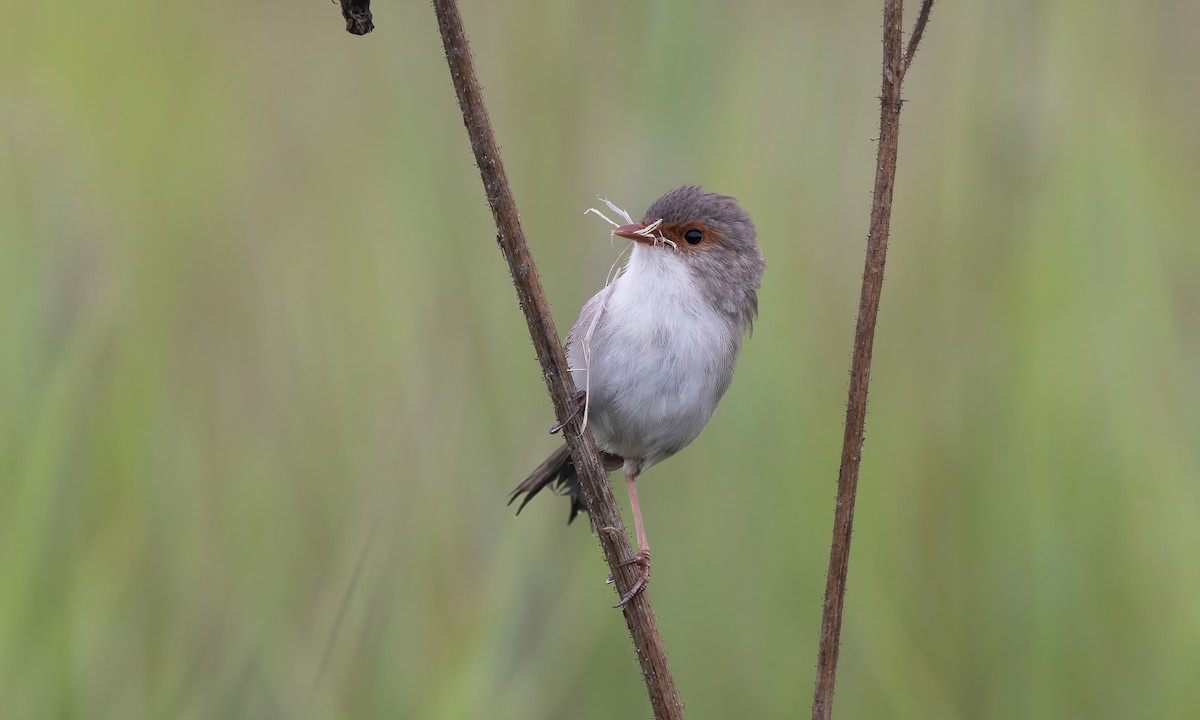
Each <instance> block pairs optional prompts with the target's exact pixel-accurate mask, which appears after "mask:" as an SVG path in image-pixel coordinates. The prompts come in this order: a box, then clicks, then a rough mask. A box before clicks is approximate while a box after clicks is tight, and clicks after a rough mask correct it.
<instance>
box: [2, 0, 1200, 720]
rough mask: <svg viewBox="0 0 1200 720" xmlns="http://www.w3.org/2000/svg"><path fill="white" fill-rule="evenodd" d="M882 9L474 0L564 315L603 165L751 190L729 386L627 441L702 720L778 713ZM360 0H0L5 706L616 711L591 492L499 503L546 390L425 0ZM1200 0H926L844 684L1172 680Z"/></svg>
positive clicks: (812, 595)
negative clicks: (665, 442) (702, 421)
mask: <svg viewBox="0 0 1200 720" xmlns="http://www.w3.org/2000/svg"><path fill="white" fill-rule="evenodd" d="M878 5H879V3H877V2H859V3H793V2H765V1H764V2H743V3H737V4H734V3H720V2H692V1H689V2H683V1H682V0H676V1H675V2H656V3H641V2H613V3H595V2H589V3H582V2H580V3H547V2H529V1H528V0H525V1H519V2H512V3H488V2H483V1H482V0H464V3H463V12H464V17H465V21H466V24H467V29H468V32H469V33H470V34H471V37H472V40H473V43H474V50H475V54H476V56H477V58H478V63H479V66H480V71H481V73H482V79H483V81H484V84H485V91H486V95H487V100H488V102H489V103H490V108H491V114H492V118H493V120H494V122H495V124H496V130H497V133H498V134H499V137H500V140H501V142H502V144H503V146H504V153H505V160H506V161H507V164H508V170H509V172H510V174H511V177H512V181H513V187H514V190H515V192H516V196H517V200H518V203H519V205H520V207H521V210H522V214H523V219H524V222H525V227H526V229H527V231H528V233H529V237H530V241H531V244H532V246H533V249H534V253H535V256H536V257H537V259H538V261H539V264H540V267H541V271H542V277H543V280H544V282H545V285H546V289H547V292H548V294H549V296H550V299H551V301H552V303H553V304H554V308H555V312H556V316H557V320H558V324H559V327H560V328H562V329H564V330H565V328H567V327H568V326H569V325H570V323H571V322H572V321H573V320H574V318H575V314H576V312H577V311H578V308H579V307H580V306H581V304H582V303H583V302H584V300H586V298H587V297H589V296H590V295H591V294H592V293H593V292H595V291H596V290H598V289H599V287H600V286H601V284H602V282H603V280H604V277H605V274H606V273H607V271H608V269H609V265H610V263H611V262H612V260H613V258H614V257H615V255H616V253H617V248H615V247H613V246H612V245H610V243H609V240H608V233H607V226H605V225H604V224H603V223H602V222H600V221H599V220H598V219H597V218H594V217H591V216H588V217H585V216H584V215H583V211H584V209H586V208H587V207H589V206H593V205H596V204H597V200H596V198H597V196H599V195H604V196H607V197H609V198H611V199H613V200H614V201H615V202H617V203H618V204H620V205H623V206H625V207H628V208H629V209H630V210H631V211H632V212H634V213H635V214H640V213H641V212H642V210H643V209H644V208H645V207H646V205H647V204H648V203H649V202H650V201H651V200H653V199H654V198H655V197H657V195H658V194H660V193H661V192H662V191H664V190H666V189H668V188H670V187H673V186H675V185H678V184H682V183H685V182H700V183H703V184H705V185H706V186H708V187H709V188H710V189H713V190H717V191H720V192H725V193H729V194H733V195H736V196H738V197H739V198H740V199H741V200H742V201H743V203H744V205H745V206H746V207H747V208H748V209H749V210H750V212H751V213H752V214H753V215H754V217H755V218H756V220H757V223H758V228H759V232H760V240H761V244H762V246H763V249H764V252H765V253H766V255H767V258H768V263H769V267H768V271H767V276H766V279H765V284H764V287H763V290H762V295H761V308H762V312H761V317H760V320H759V322H758V324H757V325H756V327H755V333H754V336H753V338H752V339H751V340H750V341H749V342H748V343H747V346H746V350H745V353H744V354H743V357H742V360H741V364H740V367H739V370H738V374H737V378H736V380H735V382H734V384H733V387H732V389H731V391H730V392H729V394H728V395H727V396H726V399H725V400H724V402H723V404H722V407H721V409H720V410H719V412H718V413H717V415H716V417H715V418H714V419H713V421H712V423H711V424H710V425H709V427H708V429H707V430H706V431H705V433H704V434H703V435H702V436H701V437H700V439H699V440H698V441H697V442H696V443H695V444H694V445H693V446H692V447H691V448H689V449H688V450H687V451H686V452H684V453H682V454H681V455H679V456H678V457H676V458H674V459H672V460H671V461H669V462H667V463H665V464H663V465H660V466H658V467H655V468H654V469H653V470H652V471H651V472H650V473H648V474H647V476H645V478H644V482H643V483H641V488H642V502H643V505H644V507H645V511H646V516H647V524H648V531H649V535H650V539H651V543H652V544H653V546H654V563H655V564H654V568H655V572H654V581H653V583H652V585H651V594H652V596H653V599H654V601H655V606H656V609H657V611H658V613H659V619H660V622H661V626H662V630H663V632H664V633H665V637H666V642H667V645H668V647H669V648H670V650H671V659H672V661H673V667H674V669H675V672H676V677H677V680H678V683H679V687H680V692H681V694H682V696H683V698H684V700H685V701H686V702H687V706H688V711H689V718H692V719H693V720H696V719H701V718H728V717H734V716H737V717H761V718H775V717H792V716H801V715H806V714H807V712H808V710H807V708H808V705H809V702H810V698H811V688H812V677H813V667H814V662H815V657H816V652H815V647H816V636H817V628H818V622H819V616H820V607H821V595H822V591H823V587H824V573H825V563H826V559H827V553H828V532H829V527H830V524H831V520H832V510H833V496H834V483H835V475H836V467H837V461H838V454H839V449H840V442H841V434H842V419H843V408H844V402H845V388H846V378H847V375H846V367H847V359H848V357H849V350H850V343H851V335H852V330H853V318H854V314H855V310H856V303H857V297H858V282H859V276H860V272H861V265H862V253H863V247H864V236H865V233H866V227H867V216H868V210H869V204H870V189H871V183H872V177H873V172H874V143H873V141H872V138H874V137H875V134H876V123H877V118H878V108H877V101H876V96H877V94H878V91H879V58H880V48H879V34H880V30H879V28H880V10H879V7H878ZM911 5H912V3H910V8H909V21H908V23H906V24H910V23H911V19H912V17H913V16H914V15H915V7H912V6H911ZM375 11H376V16H377V17H376V19H377V23H378V30H377V31H376V32H375V33H374V34H372V35H369V36H367V37H366V38H356V37H352V36H349V35H347V34H346V33H345V32H344V31H343V29H342V25H343V22H342V19H341V17H340V13H339V11H338V9H337V7H336V6H333V5H328V4H326V3H324V2H318V1H316V0H313V1H312V2H306V3H283V2H266V3H252V4H245V3H234V2H229V1H228V0H216V1H215V2H206V3H167V4H163V3H152V2H149V1H148V0H132V1H131V2H124V3H79V2H76V3H23V4H19V5H14V6H12V7H9V8H8V10H7V11H6V19H5V22H4V24H3V27H2V28H0V283H2V287H3V290H2V297H3V302H0V716H2V717H3V718H6V719H7V718H22V719H23V718H227V717H228V718H234V717H247V718H273V717H277V718H373V717H389V718H434V719H438V718H481V717H488V718H581V719H591V718H596V719H599V718H613V717H648V716H649V714H650V712H649V709H648V705H647V703H646V700H645V697H644V692H643V688H642V685H641V680H640V676H639V673H638V669H637V664H636V662H635V658H634V655H633V652H632V650H631V648H630V643H629V640H628V636H627V633H626V630H625V628H624V624H623V622H622V620H621V617H620V615H619V613H617V612H616V611H614V610H612V609H611V608H610V607H609V606H610V605H611V604H612V602H613V600H614V596H613V594H612V592H611V589H610V588H607V587H605V586H604V585H603V584H602V581H603V579H604V576H605V575H606V569H605V567H604V565H603V562H602V559H601V556H600V553H599V552H598V548H597V545H596V541H595V539H594V538H593V537H592V536H591V534H590V532H589V529H588V527H587V526H586V523H584V524H580V523H576V525H574V526H572V527H570V528H568V527H566V526H565V524H564V523H565V520H566V516H567V506H566V501H565V500H563V499H561V498H556V497H553V496H546V497H540V498H538V500H537V501H536V502H534V503H533V504H531V505H530V507H529V508H528V509H527V510H526V512H525V513H523V514H522V516H521V517H520V518H519V519H516V520H514V518H513V516H512V509H511V508H506V507H505V505H504V501H505V500H506V496H507V493H508V491H509V490H510V489H511V488H512V487H513V486H514V485H515V484H516V483H517V482H518V481H520V480H521V479H522V478H523V477H524V476H525V474H526V473H527V472H528V471H529V470H530V469H531V468H532V467H533V466H534V465H536V464H537V463H539V462H540V461H541V460H542V459H543V458H544V457H545V456H546V455H547V454H548V453H549V452H550V451H551V450H552V449H553V448H554V447H555V444H556V443H557V442H558V440H557V439H556V438H552V437H550V436H549V435H547V434H546V429H547V428H548V427H549V426H550V424H551V423H552V421H553V419H552V415H551V411H550V405H549V402H548V399H547V397H546V393H545V389H544V386H543V384H542V380H541V377H540V373H539V368H538V366H537V363H536V361H535V359H534V355H533V352H532V348H531V345H530V342H529V339H528V335H527V332H526V329H525V326H524V324H523V321H522V319H521V315H520V313H519V312H518V310H517V307H516V302H515V295H514V293H513V290H512V287H511V284H510V282H509V278H508V274H507V272H506V270H505V267H504V264H503V262H502V260H501V257H500V255H499V253H498V252H497V250H496V247H495V244H494V231H493V228H492V226H491V218H490V215H489V213H488V211H487V208H486V205H485V203H484V200H483V195H482V190H481V187H480V184H479V179H478V176H477V173H476V171H475V169H474V167H473V166H472V159H471V156H470V152H469V148H468V145H467V142H466V137H465V133H464V131H463V128H462V123H461V119H460V116H459V114H458V109H457V107H456V105H455V103H454V97H453V92H452V89H451V86H450V83H449V78H448V74H447V71H446V67H445V64H444V61H443V58H442V51H441V47H440V43H439V40H438V37H437V33H436V29H435V25H434V20H433V13H432V10H431V9H430V7H429V6H428V5H427V4H425V3H421V2H418V3H403V4H402V3H390V4H387V3H384V4H379V5H378V6H377V7H376V8H375ZM1197 27H1200V5H1198V4H1197V3H1195V2H1191V1H1185V0H1178V1H1175V2H1170V1H1167V0H1163V1H1160V2H1151V3H1141V4H1136V5H1132V6H1131V5H1125V4H1122V3H1117V2H1112V1H1111V0H1110V1H1109V2H1100V3H1095V2H1083V1H1082V0H1073V1H1071V0H1064V1H1062V2H1054V3H1046V2H1035V1H1033V0H1024V1H1018V2H1008V3H986V2H982V1H981V0H971V1H969V2H943V3H939V4H938V5H937V6H936V7H935V9H934V14H933V20H932V23H931V25H930V28H929V32H928V34H927V36H926V40H925V44H924V45H923V47H922V49H921V52H920V54H919V55H918V58H917V62H916V64H915V67H914V70H913V72H912V74H911V75H910V77H909V81H908V84H907V87H906V93H905V95H906V97H907V99H908V101H909V103H908V105H907V107H906V110H905V113H904V118H903V121H904V126H903V131H902V134H901V151H900V172H899V178H898V190H897V193H896V211H895V216H894V218H893V224H892V228H893V234H892V252H891V257H890V262H889V264H888V276H887V283H886V285H885V290H884V298H883V310H882V315H881V318H880V326H879V335H878V341H877V344H876V352H875V367H874V372H873V385H872V395H871V397H872V403H871V414H870V417H869V421H868V426H867V430H868V433H867V444H866V451H865V460H864V467H863V475H862V483H861V487H860V499H859V507H858V517H857V523H856V530H857V532H856V536H855V547H854V553H853V560H852V562H851V578H850V586H849V596H848V605H847V616H846V634H845V638H844V644H843V652H842V666H841V672H840V675H839V681H840V682H839V693H838V700H837V706H836V711H837V715H838V716H839V717H844V718H922V719H923V718H1006V719H1007V718H1064V717H1088V718H1102V717H1114V718H1115V717H1121V718H1126V717H1142V718H1185V717H1186V718H1191V717H1195V713H1196V708H1197V707H1198V706H1200V683H1197V682H1196V679H1197V671H1198V668H1200V561H1198V559H1197V557H1198V555H1197V551H1198V549H1200V381H1198V380H1197V376H1196V371H1197V369H1198V367H1200V320H1198V319H1197V318H1198V315H1200V280H1198V279H1197V270H1198V269H1200V242H1198V241H1200V237H1198V235H1200V233H1198V231H1197V225H1196V207H1197V205H1196V203H1197V198H1198V197H1200V162H1198V161H1200V136H1198V135H1197V133H1196V128H1197V127H1198V126H1200V82H1198V81H1197V79H1196V67H1197V66H1198V65H1200V45H1198V44H1197V43H1196V41H1195V37H1194V35H1195V29H1196V28H1197ZM617 495H618V496H619V497H621V498H622V500H624V492H623V491H621V490H620V488H618V493H617Z"/></svg>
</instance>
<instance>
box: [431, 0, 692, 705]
mask: <svg viewBox="0 0 1200 720" xmlns="http://www.w3.org/2000/svg"><path fill="white" fill-rule="evenodd" d="M433 7H434V11H435V12H436V13H437V21H438V29H439V30H440V31H441V34H442V44H443V45H444V46H445V48H446V61H447V62H448V63H449V64H450V77H451V79H452V80H453V81H454V90H455V92H456V93H457V94H458V105H459V107H460V108H461V109H462V115H463V122H464V123H465V124H466V126H467V135H468V136H470V139H471V149H472V150H473V151H474V152H475V162H476V164H478V165H479V174H480V176H481V177H482V179H483V188H484V192H485V193H486V194H487V200H488V204H489V205H490V206H491V208H492V215H493V217H495V220H496V242H497V244H499V245H500V250H501V252H503V253H504V259H505V260H507V261H508V267H509V271H510V272H511V273H512V279H513V285H515V286H516V288H517V299H518V302H519V303H520V305H521V309H522V310H523V311H524V312H525V322H526V323H527V324H528V325H529V335H530V337H532V338H533V347H534V349H535V350H536V351H537V356H538V362H540V363H541V365H542V376H543V377H544V378H545V380H546V388H547V389H548V390H549V391H550V397H551V399H552V400H553V401H554V412H555V414H556V415H557V416H558V420H559V422H560V423H563V436H564V437H565V438H566V440H567V444H568V445H569V446H570V448H571V457H572V458H573V459H574V460H575V468H576V470H577V471H578V472H579V482H580V485H581V486H582V488H583V497H584V500H585V501H586V503H587V510H588V517H589V518H591V522H592V526H593V528H595V529H596V536H597V537H598V538H599V539H600V546H601V548H602V549H603V550H604V557H605V559H606V560H607V561H608V566H609V568H610V569H611V570H612V574H613V577H614V578H616V581H617V582H616V587H617V591H618V594H623V593H624V592H625V591H627V590H628V589H629V588H630V587H631V586H632V585H633V582H634V581H635V580H636V579H637V574H638V569H637V567H636V566H635V565H628V566H622V565H621V562H622V560H624V559H626V558H629V557H632V556H633V549H632V548H631V547H630V545H629V541H628V539H627V538H626V536H625V526H624V524H623V523H622V522H621V512H620V509H619V508H618V506H617V502H616V500H615V499H614V498H613V494H612V489H611V488H610V487H609V485H608V473H606V472H605V471H604V469H603V466H602V465H601V463H600V458H599V457H598V456H597V454H596V445H595V442H594V441H593V440H592V434H591V433H590V432H582V431H581V428H580V422H581V421H582V419H583V416H582V413H572V410H574V408H575V407H576V405H575V399H574V398H575V386H574V384H573V382H572V381H571V376H570V374H569V373H568V371H567V358H566V355H565V353H564V352H563V347H562V343H560V342H559V338H558V331H557V330H556V329H555V327H554V320H553V318H552V317H551V316H550V305H549V303H547V302H546V295H545V293H544V292H543V291H542V283H541V279H540V278H539V277H538V272H537V267H536V266H535V265H534V262H533V256H532V255H531V254H530V252H529V245H528V243H526V241H525V231H524V230H523V229H522V228H521V218H520V217H519V216H518V215H517V205H516V202H515V201H514V200H513V195H512V190H511V188H509V185H508V175H507V174H506V173H505V172H504V164H503V163H502V162H501V160H500V149H499V146H497V144H496V137H495V134H494V133H493V131H492V123H491V120H490V119H489V117H488V112H487V108H486V107H485V106H484V103H483V91H482V89H481V88H480V86H479V79H478V78H477V77H476V75H475V64H474V61H473V59H472V57H471V50H470V46H469V45H468V43H467V36H466V33H465V32H464V30H463V24H462V17H461V16H460V15H459V12H458V5H457V3H456V2H455V0H434V2H433ZM601 528H615V530H616V532H612V531H605V530H602V529H601ZM623 611H624V613H625V622H626V623H627V624H628V625H629V634H630V635H631V636H632V637H633V644H634V647H635V648H636V649H637V655H638V660H639V661H640V662H641V665H642V676H643V677H644V678H645V680H646V691H647V693H648V694H649V696H650V705H651V706H652V707H653V708H654V716H655V718H658V720H679V719H682V718H683V705H682V703H680V701H679V695H678V693H677V692H676V690H675V681H674V679H673V678H672V677H671V669H670V667H669V666H668V665H667V652H666V648H665V647H664V646H663V642H662V636H661V635H659V632H658V623H657V622H656V621H655V619H654V613H653V611H652V610H651V607H650V597H649V595H647V593H645V592H642V593H639V594H638V595H637V596H635V597H634V598H633V599H632V600H631V601H630V602H628V603H626V604H625V606H624V608H623Z"/></svg>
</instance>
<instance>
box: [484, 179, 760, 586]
mask: <svg viewBox="0 0 1200 720" xmlns="http://www.w3.org/2000/svg"><path fill="white" fill-rule="evenodd" d="M625 219H631V218H629V216H626V218H625ZM610 222H611V221H610ZM614 225H615V223H614ZM612 235H614V236H616V237H621V238H625V239H628V240H631V241H633V242H632V243H631V246H632V249H631V251H630V254H629V258H628V260H627V261H626V264H625V267H624V270H623V272H622V273H620V274H619V275H618V276H617V278H616V279H615V280H613V281H612V283H610V284H609V285H607V286H606V287H605V288H604V289H602V290H601V291H600V292H598V293H596V295H594V296H593V297H592V298H591V299H590V300H588V302H587V303H586V304H585V305H584V306H583V310H582V311H581V312H580V313H579V318H578V319H577V320H576V321H575V324H574V325H573V326H572V327H571V330H570V332H569V333H568V334H567V340H566V343H565V349H566V354H567V360H568V364H569V366H570V372H571V378H572V380H573V382H574V384H575V388H576V390H577V396H576V399H577V400H578V402H579V408H580V410H579V411H581V412H583V413H584V423H585V425H586V427H588V428H590V429H591V431H592V434H593V436H594V438H595V441H596V447H597V449H598V450H599V451H600V455H601V460H602V461H603V463H604V468H605V470H607V471H609V472H612V471H614V470H617V469H618V468H620V469H622V470H623V472H624V475H625V483H626V487H627V489H628V491H629V504H630V508H631V511H632V513H633V519H634V528H635V531H636V533H637V547H638V549H637V553H636V554H635V555H634V556H633V557H632V558H630V559H628V560H626V561H625V562H624V563H623V564H626V565H630V564H636V565H637V566H638V569H639V573H638V578H637V580H636V581H635V582H634V584H633V585H632V586H631V587H630V589H629V590H628V591H627V592H626V593H625V594H624V595H622V596H621V599H620V602H618V603H617V605H616V607H621V606H623V605H625V604H626V603H628V602H629V601H630V600H631V599H633V597H634V596H635V595H637V594H638V593H639V592H641V591H642V590H644V589H645V587H646V584H647V583H648V582H649V581H650V543H649V541H648V540H647V538H646V530H645V525H644V523H643V520H642V511H641V506H640V504H639V503H638V496H637V480H638V478H639V476H640V475H641V473H642V472H643V471H644V470H646V469H647V468H649V467H651V466H653V465H656V464H658V463H660V462H662V461H663V460H666V459H667V458H669V457H671V456H672V455H675V454H676V453H678V452H679V451H680V450H682V449H683V448H685V447H687V446H688V445H689V444H690V443H691V442H692V441H693V440H695V439H696V437H697V436H698V435H699V434H700V431H701V430H703V429H704V426H705V425H706V424H707V423H708V421H709V419H710V418H711V417H712V415H713V412H714V411H715V410H716V408H717V403H718V402H719V401H720V399H721V397H722V396H723V395H724V394H725V391H726V390H727V389H728V388H729V385H730V383H731V382H732V380H733V370H734V364H735V363H736V361H737V358H738V354H739V353H740V351H741V348H742V338H743V336H744V335H747V334H749V333H750V331H752V329H753V323H754V320H755V318H756V317H757V316H758V290H759V286H760V284H761V282H762V277H763V273H764V271H765V270H766V261H765V260H764V258H763V254H762V251H761V250H760V249H759V246H758V238H757V233H756V231H755V227H754V222H753V221H752V220H751V219H750V215H749V214H748V213H747V212H746V211H745V210H744V209H743V208H742V206H741V205H740V204H739V203H738V201H737V200H736V199H735V198H733V197H730V196H728V195H719V194H717V193H712V192H708V191H706V190H705V189H703V188H702V187H700V186H699V185H684V186H682V187H677V188H675V189H673V190H670V191H668V192H666V193H665V194H663V195H662V197H660V198H658V199H657V200H655V201H654V202H653V203H651V204H650V206H649V207H648V208H647V209H646V213H645V215H644V216H643V219H642V221H641V222H635V223H629V224H626V225H620V226H617V227H615V228H614V229H613V230H612ZM577 412H578V411H577ZM548 486H551V487H553V489H554V490H556V491H557V492H558V493H559V494H562V495H566V496H568V497H569V498H570V515H569V516H568V518H567V523H568V524H570V523H571V521H572V520H574V519H575V517H576V515H578V514H579V512H580V511H581V510H586V508H585V506H584V502H583V496H582V493H581V491H580V486H579V478H578V475H577V473H576V471H575V466H574V463H573V461H572V459H571V453H570V450H569V449H568V447H567V446H566V445H565V444H564V445H562V446H560V447H559V448H558V449H557V450H555V451H554V452H553V453H551V455H550V457H548V458H547V459H546V461H545V462H543V463H542V464H541V465H539V466H538V467H537V468H536V469H534V471H533V472H532V473H530V474H529V476H528V477H527V478H525V480H524V481H523V482H521V484H520V485H518V486H517V487H516V488H515V489H514V490H513V491H512V493H511V495H510V497H509V500H508V504H509V505H511V504H512V503H513V502H514V501H515V500H516V499H517V498H520V497H522V496H524V497H523V499H522V500H521V503H520V505H519V506H518V507H517V514H518V515H519V514H520V512H521V510H522V509H524V508H525V506H526V505H527V504H528V503H529V501H530V500H532V499H533V498H534V496H536V495H537V494H538V493H539V492H541V491H542V490H543V489H544V488H546V487H548ZM610 580H611V577H610Z"/></svg>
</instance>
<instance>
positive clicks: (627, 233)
mask: <svg viewBox="0 0 1200 720" xmlns="http://www.w3.org/2000/svg"><path fill="white" fill-rule="evenodd" d="M645 229H646V224H645V223H633V224H632V225H622V226H620V227H618V228H613V231H612V234H613V235H616V236H617V237H623V238H626V239H628V240H633V241H635V242H640V243H645V244H646V245H653V244H654V238H650V237H646V236H645V235H642V234H641V232H642V230H645Z"/></svg>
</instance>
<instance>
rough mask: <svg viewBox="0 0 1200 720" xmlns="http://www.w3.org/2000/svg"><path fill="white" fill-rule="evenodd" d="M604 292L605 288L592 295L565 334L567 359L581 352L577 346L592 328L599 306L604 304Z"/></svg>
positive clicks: (606, 289) (606, 290)
mask: <svg viewBox="0 0 1200 720" xmlns="http://www.w3.org/2000/svg"><path fill="white" fill-rule="evenodd" d="M606 292H608V288H607V287H605V288H604V289H603V290H601V291H600V292H598V293H596V294H595V295H593V296H592V299H591V300H588V301H587V303H585V304H584V306H583V309H582V310H580V311H579V317H578V318H577V319H576V320H575V324H574V325H572V326H571V331H570V332H568V333H567V343H566V347H565V349H566V351H567V356H568V357H570V356H571V355H572V354H574V353H579V352H581V348H580V347H579V344H580V343H581V342H582V341H583V339H584V338H585V337H587V334H588V330H590V329H591V327H592V322H593V321H594V320H595V319H596V315H597V314H598V313H599V312H600V305H601V304H602V303H603V302H604V294H605V293H606ZM597 324H598V323H597Z"/></svg>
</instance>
